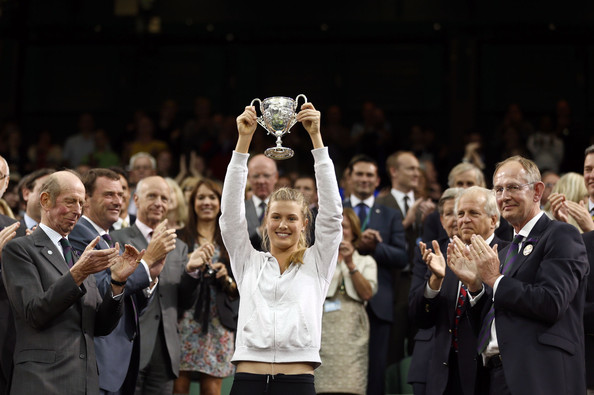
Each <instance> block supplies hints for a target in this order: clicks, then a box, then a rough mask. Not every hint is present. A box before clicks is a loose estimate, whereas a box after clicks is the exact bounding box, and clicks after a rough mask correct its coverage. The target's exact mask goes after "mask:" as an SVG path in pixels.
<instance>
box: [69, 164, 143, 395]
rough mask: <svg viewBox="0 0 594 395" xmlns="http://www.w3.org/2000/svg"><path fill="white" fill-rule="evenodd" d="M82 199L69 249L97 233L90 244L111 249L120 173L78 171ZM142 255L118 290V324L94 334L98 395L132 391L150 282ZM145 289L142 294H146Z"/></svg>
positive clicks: (103, 283) (101, 279)
mask: <svg viewBox="0 0 594 395" xmlns="http://www.w3.org/2000/svg"><path fill="white" fill-rule="evenodd" d="M83 184H84V185H85V190H86V199H85V204H84V207H83V216H82V217H81V218H80V219H79V221H78V223H77V224H76V226H75V227H74V229H72V232H71V233H70V236H69V239H70V242H71V243H72V247H73V248H74V249H75V250H76V251H77V252H78V253H79V254H82V252H83V251H84V249H85V248H86V246H87V244H89V243H90V242H91V241H92V240H94V239H95V238H96V237H97V236H101V240H100V241H99V243H98V244H97V246H96V247H95V249H97V250H104V249H109V248H112V247H113V243H112V242H111V236H110V235H109V229H110V227H111V225H112V224H113V223H114V222H115V221H117V218H118V216H119V213H120V210H121V207H122V196H123V189H122V184H121V182H120V177H119V175H118V174H117V173H115V172H113V171H112V170H109V169H101V168H97V169H90V170H89V171H87V172H86V173H85V174H84V175H83ZM147 260H148V261H150V260H151V257H150V256H147V254H145V256H144V259H143V260H142V261H141V262H142V264H139V265H138V267H137V268H136V270H135V271H134V272H133V273H132V274H131V275H130V276H129V277H128V280H127V281H126V286H125V288H124V311H123V314H122V319H121V320H120V321H119V323H118V326H117V327H116V328H115V329H114V330H113V331H112V332H111V333H110V334H109V335H107V336H97V337H95V353H96V355H97V366H98V368H99V387H100V390H101V393H102V394H131V393H133V392H134V388H135V385H136V378H137V376H138V364H139V359H140V336H139V328H138V319H139V315H140V312H141V310H142V309H143V308H144V307H145V306H146V303H147V296H148V295H145V292H144V290H145V289H147V288H148V287H149V284H150V282H151V273H150V268H149V266H148V264H147V263H146V261H147ZM95 281H96V282H97V286H98V288H99V291H100V292H101V295H102V296H105V293H106V292H107V291H108V290H109V286H110V281H111V276H110V270H109V269H107V270H104V271H102V272H99V273H96V274H95ZM147 293H148V292H147Z"/></svg>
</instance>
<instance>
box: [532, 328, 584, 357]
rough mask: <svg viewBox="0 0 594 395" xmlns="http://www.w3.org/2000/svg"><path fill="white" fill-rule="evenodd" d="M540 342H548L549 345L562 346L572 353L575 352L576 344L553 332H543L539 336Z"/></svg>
mask: <svg viewBox="0 0 594 395" xmlns="http://www.w3.org/2000/svg"><path fill="white" fill-rule="evenodd" d="M538 342H539V343H541V344H546V345H547V346H553V347H557V348H560V349H561V350H564V351H566V352H568V353H569V354H571V355H574V354H575V344H574V343H573V342H571V341H569V340H567V339H565V338H563V337H561V336H557V335H553V334H551V333H542V334H541V335H540V336H538Z"/></svg>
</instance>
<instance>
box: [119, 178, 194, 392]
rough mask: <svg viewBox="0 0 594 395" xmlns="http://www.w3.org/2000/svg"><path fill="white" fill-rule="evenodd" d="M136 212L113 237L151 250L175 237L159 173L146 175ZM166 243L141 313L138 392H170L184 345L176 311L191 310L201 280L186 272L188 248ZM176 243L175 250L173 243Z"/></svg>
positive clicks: (138, 189)
mask: <svg viewBox="0 0 594 395" xmlns="http://www.w3.org/2000/svg"><path fill="white" fill-rule="evenodd" d="M134 201H135V203H136V207H137V208H138V216H137V218H136V222H135V223H134V225H133V226H131V227H129V228H125V229H121V230H118V231H114V232H112V238H113V240H114V241H124V240H126V241H128V242H129V243H131V244H132V245H134V246H136V247H137V248H142V249H147V252H148V250H149V249H150V244H151V243H154V242H155V241H157V240H159V239H160V238H163V237H167V238H168V237H169V236H170V235H175V230H174V229H165V226H164V225H162V222H163V221H164V220H165V218H166V215H167V204H168V202H169V186H168V184H167V182H166V181H165V179H163V178H162V177H159V176H150V177H146V178H143V179H142V180H141V181H139V182H138V184H137V186H136V191H135V193H134ZM160 244H163V245H162V247H160V248H159V249H160V250H163V249H166V250H168V251H170V252H168V253H166V255H165V256H164V258H163V259H162V260H161V264H162V265H164V267H163V269H162V271H161V272H160V274H159V275H158V277H156V278H153V283H151V289H152V288H153V287H155V286H156V289H155V290H154V293H153V297H152V298H151V301H150V303H149V305H148V306H147V308H146V309H145V310H144V312H143V313H142V315H141V316H140V373H139V375H138V381H137V384H136V393H138V394H164V393H172V391H173V381H174V379H175V378H176V377H177V375H178V374H179V363H180V353H181V345H180V339H179V335H178V333H177V317H178V312H180V311H181V310H185V309H188V308H190V307H191V306H192V305H193V304H194V302H195V301H196V293H195V292H194V291H195V290H196V286H197V281H198V280H197V279H195V278H193V277H191V276H190V275H189V274H188V273H187V272H186V264H187V262H188V246H187V245H186V244H185V243H184V242H182V241H181V240H176V239H175V238H173V239H172V240H171V241H169V242H167V243H160ZM172 246H173V249H171V247H172Z"/></svg>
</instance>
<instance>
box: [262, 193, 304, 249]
mask: <svg viewBox="0 0 594 395" xmlns="http://www.w3.org/2000/svg"><path fill="white" fill-rule="evenodd" d="M305 226H306V222H305V220H304V219H303V214H302V213H301V205H300V204H299V203H297V202H294V201H290V200H277V201H274V202H272V203H271V204H270V207H269V208H268V217H266V230H267V231H268V238H269V239H270V248H271V250H273V249H278V250H282V251H286V250H291V249H295V248H296V247H297V246H298V244H299V237H300V236H301V232H304V231H305Z"/></svg>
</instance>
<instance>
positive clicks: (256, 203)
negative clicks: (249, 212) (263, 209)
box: [252, 195, 269, 207]
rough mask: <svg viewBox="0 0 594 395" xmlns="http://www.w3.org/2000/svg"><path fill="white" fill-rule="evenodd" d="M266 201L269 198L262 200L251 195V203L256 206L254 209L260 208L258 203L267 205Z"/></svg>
mask: <svg viewBox="0 0 594 395" xmlns="http://www.w3.org/2000/svg"><path fill="white" fill-rule="evenodd" d="M268 200H269V198H266V199H264V200H262V199H260V198H259V197H258V196H256V195H252V201H253V202H254V206H256V207H260V203H262V202H264V203H266V204H268Z"/></svg>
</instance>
